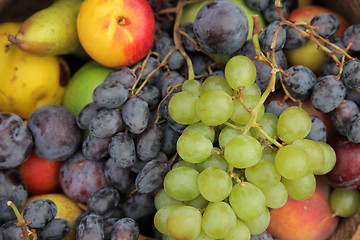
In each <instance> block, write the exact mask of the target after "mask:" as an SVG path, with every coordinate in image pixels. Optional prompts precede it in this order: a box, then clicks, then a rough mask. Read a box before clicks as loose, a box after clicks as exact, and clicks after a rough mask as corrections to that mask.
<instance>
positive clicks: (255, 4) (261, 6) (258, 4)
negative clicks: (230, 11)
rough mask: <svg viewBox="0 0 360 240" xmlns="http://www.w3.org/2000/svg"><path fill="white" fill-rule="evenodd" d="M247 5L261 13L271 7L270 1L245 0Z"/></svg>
mask: <svg viewBox="0 0 360 240" xmlns="http://www.w3.org/2000/svg"><path fill="white" fill-rule="evenodd" d="M245 3H246V5H247V6H248V7H249V8H250V9H252V10H254V11H257V12H261V11H264V10H265V9H266V7H267V6H268V5H269V0H245Z"/></svg>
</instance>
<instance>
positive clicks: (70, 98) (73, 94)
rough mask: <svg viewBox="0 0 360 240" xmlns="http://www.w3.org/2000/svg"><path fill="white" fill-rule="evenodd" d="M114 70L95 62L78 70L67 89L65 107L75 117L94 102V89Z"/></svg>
mask: <svg viewBox="0 0 360 240" xmlns="http://www.w3.org/2000/svg"><path fill="white" fill-rule="evenodd" d="M112 71H113V69H112V68H108V67H104V66H103V65H100V64H99V63H97V62H95V61H90V62H87V63H86V64H84V65H83V66H81V67H80V68H79V70H77V71H76V72H75V73H74V75H73V76H72V78H71V79H70V82H69V84H68V86H67V87H66V89H65V93H64V99H63V106H64V107H66V108H67V109H69V110H70V111H71V112H72V113H73V114H74V115H75V116H77V114H78V113H79V112H80V111H81V109H83V107H85V105H87V104H88V103H90V102H92V101H93V100H92V93H93V91H94V89H95V88H96V87H97V86H98V85H100V84H101V83H102V82H104V80H105V78H106V77H107V75H109V73H110V72H112Z"/></svg>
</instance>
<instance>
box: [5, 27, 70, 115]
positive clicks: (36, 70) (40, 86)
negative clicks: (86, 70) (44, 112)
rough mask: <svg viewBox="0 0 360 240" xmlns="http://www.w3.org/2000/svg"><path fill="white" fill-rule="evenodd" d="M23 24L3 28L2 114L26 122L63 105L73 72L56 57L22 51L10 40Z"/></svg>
mask: <svg viewBox="0 0 360 240" xmlns="http://www.w3.org/2000/svg"><path fill="white" fill-rule="evenodd" d="M20 26H21V23H15V22H7V23H2V24H0V72H1V78H0V86H1V88H0V111H7V112H12V113H15V114H17V115H19V116H20V117H21V118H27V117H28V116H29V115H30V114H31V113H32V112H33V111H34V110H35V109H37V108H38V107H40V106H43V105H45V104H52V103H53V104H61V103H62V100H63V95H64V92H65V88H66V86H67V83H68V81H69V79H70V69H69V66H68V64H67V63H66V62H65V60H63V59H62V58H59V57H57V56H45V57H38V56H34V55H31V54H28V53H25V52H23V51H21V50H20V49H19V48H18V47H16V46H15V45H13V44H11V43H9V42H8V40H7V33H9V34H15V33H17V31H18V30H19V28H20Z"/></svg>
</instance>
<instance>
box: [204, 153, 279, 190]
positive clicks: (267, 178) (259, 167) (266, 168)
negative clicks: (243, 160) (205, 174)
mask: <svg viewBox="0 0 360 240" xmlns="http://www.w3.org/2000/svg"><path fill="white" fill-rule="evenodd" d="M245 177H246V179H247V180H248V181H249V182H251V183H252V184H254V185H256V186H257V187H259V188H270V187H273V186H275V185H276V184H277V183H278V182H280V179H281V175H280V173H279V172H278V171H277V170H276V167H275V164H274V163H272V162H269V161H266V160H263V159H261V160H260V161H259V162H258V163H257V164H255V165H254V166H252V167H248V168H246V169H245ZM200 192H201V191H200Z"/></svg>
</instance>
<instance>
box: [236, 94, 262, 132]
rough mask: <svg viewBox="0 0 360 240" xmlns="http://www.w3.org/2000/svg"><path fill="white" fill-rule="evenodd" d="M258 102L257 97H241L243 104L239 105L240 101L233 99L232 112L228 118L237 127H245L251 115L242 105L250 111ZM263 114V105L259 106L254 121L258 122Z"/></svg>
mask: <svg viewBox="0 0 360 240" xmlns="http://www.w3.org/2000/svg"><path fill="white" fill-rule="evenodd" d="M258 100H259V99H258V98H257V97H254V96H251V95H249V96H243V97H242V101H243V103H241V101H240V100H239V99H234V100H233V105H234V110H233V114H232V115H231V116H230V119H231V120H232V121H234V122H235V123H237V124H239V125H242V126H244V125H246V124H247V123H248V122H249V121H250V118H251V114H250V113H249V112H248V110H247V109H246V108H245V107H244V106H243V104H244V105H245V106H246V107H247V108H248V109H250V110H252V109H253V108H254V107H255V106H256V104H257V103H258ZM264 112H265V107H264V104H263V105H261V107H260V109H259V111H258V113H257V115H256V121H259V120H260V119H261V118H262V117H263V115H264Z"/></svg>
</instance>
